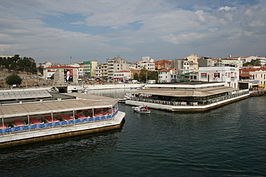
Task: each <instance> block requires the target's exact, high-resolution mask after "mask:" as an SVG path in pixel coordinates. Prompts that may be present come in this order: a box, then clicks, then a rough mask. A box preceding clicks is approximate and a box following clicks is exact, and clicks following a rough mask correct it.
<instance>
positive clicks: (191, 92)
mask: <svg viewBox="0 0 266 177" xmlns="http://www.w3.org/2000/svg"><path fill="white" fill-rule="evenodd" d="M234 90H236V89H234V88H230V87H210V88H197V89H182V88H177V89H171V88H149V89H144V90H138V91H136V92H135V93H137V94H146V95H159V96H171V97H206V96H211V95H216V94H221V93H225V92H232V91H234Z"/></svg>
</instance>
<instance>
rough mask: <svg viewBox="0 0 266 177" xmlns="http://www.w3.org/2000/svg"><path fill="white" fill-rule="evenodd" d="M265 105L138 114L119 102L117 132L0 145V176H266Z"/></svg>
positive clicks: (260, 100)
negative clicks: (122, 117)
mask: <svg viewBox="0 0 266 177" xmlns="http://www.w3.org/2000/svg"><path fill="white" fill-rule="evenodd" d="M118 93H119V94H117V95H115V96H116V97H117V96H118V97H121V95H122V94H123V91H120V92H118ZM101 94H102V93H101ZM105 94H106V93H105ZM102 95H103V94H102ZM265 105H266V97H265V96H262V97H252V98H249V99H245V100H242V101H239V102H236V103H232V104H229V105H226V106H223V107H220V108H218V109H214V110H211V111H209V112H205V113H172V112H166V111H160V110H152V113H151V114H150V115H141V114H138V113H134V112H133V111H132V110H131V107H130V106H127V105H123V104H120V105H119V108H120V110H121V111H124V112H126V117H125V119H126V122H125V124H124V126H123V128H122V129H121V130H120V131H114V132H105V133H101V134H97V135H88V136H81V137H75V138H69V139H62V140H56V141H50V142H45V143H38V144H32V145H25V146H18V147H14V148H9V149H1V150H0V176H3V177H6V176H12V177H14V176H16V177H20V176H22V177H24V176H25V177H26V176H27V177H31V176H38V177H42V176H45V177H50V176H51V177H52V176H64V177H74V176H75V177H76V176H86V177H87V176H108V177H113V176H114V177H117V176H123V177H127V176H128V177H133V176H134V177H138V176H140V177H143V176H145V177H146V176H151V177H157V176H158V177H159V176H266V168H265V164H266V155H265V154H266V109H265Z"/></svg>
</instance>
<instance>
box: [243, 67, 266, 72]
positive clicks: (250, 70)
mask: <svg viewBox="0 0 266 177" xmlns="http://www.w3.org/2000/svg"><path fill="white" fill-rule="evenodd" d="M254 71H266V68H264V67H261V68H243V69H240V72H254Z"/></svg>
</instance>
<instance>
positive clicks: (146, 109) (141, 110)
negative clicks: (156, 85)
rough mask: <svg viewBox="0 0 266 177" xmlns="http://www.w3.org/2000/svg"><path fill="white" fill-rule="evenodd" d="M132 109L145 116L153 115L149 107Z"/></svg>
mask: <svg viewBox="0 0 266 177" xmlns="http://www.w3.org/2000/svg"><path fill="white" fill-rule="evenodd" d="M132 109H133V110H134V111H136V112H138V113H143V114H149V113H151V111H150V110H149V109H148V107H147V106H136V107H132Z"/></svg>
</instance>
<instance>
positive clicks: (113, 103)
mask: <svg viewBox="0 0 266 177" xmlns="http://www.w3.org/2000/svg"><path fill="white" fill-rule="evenodd" d="M0 103H1V104H0V119H1V123H0V147H3V146H13V145H18V144H24V143H30V142H36V141H44V140H48V139H56V138H62V137H67V136H75V135H80V134H85V133H94V132H100V131H106V130H111V129H117V128H121V126H122V123H123V120H124V116H125V113H123V112H120V111H118V104H117V103H118V100H116V99H113V98H107V97H101V96H94V95H87V94H59V93H54V92H50V91H48V90H12V91H0Z"/></svg>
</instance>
